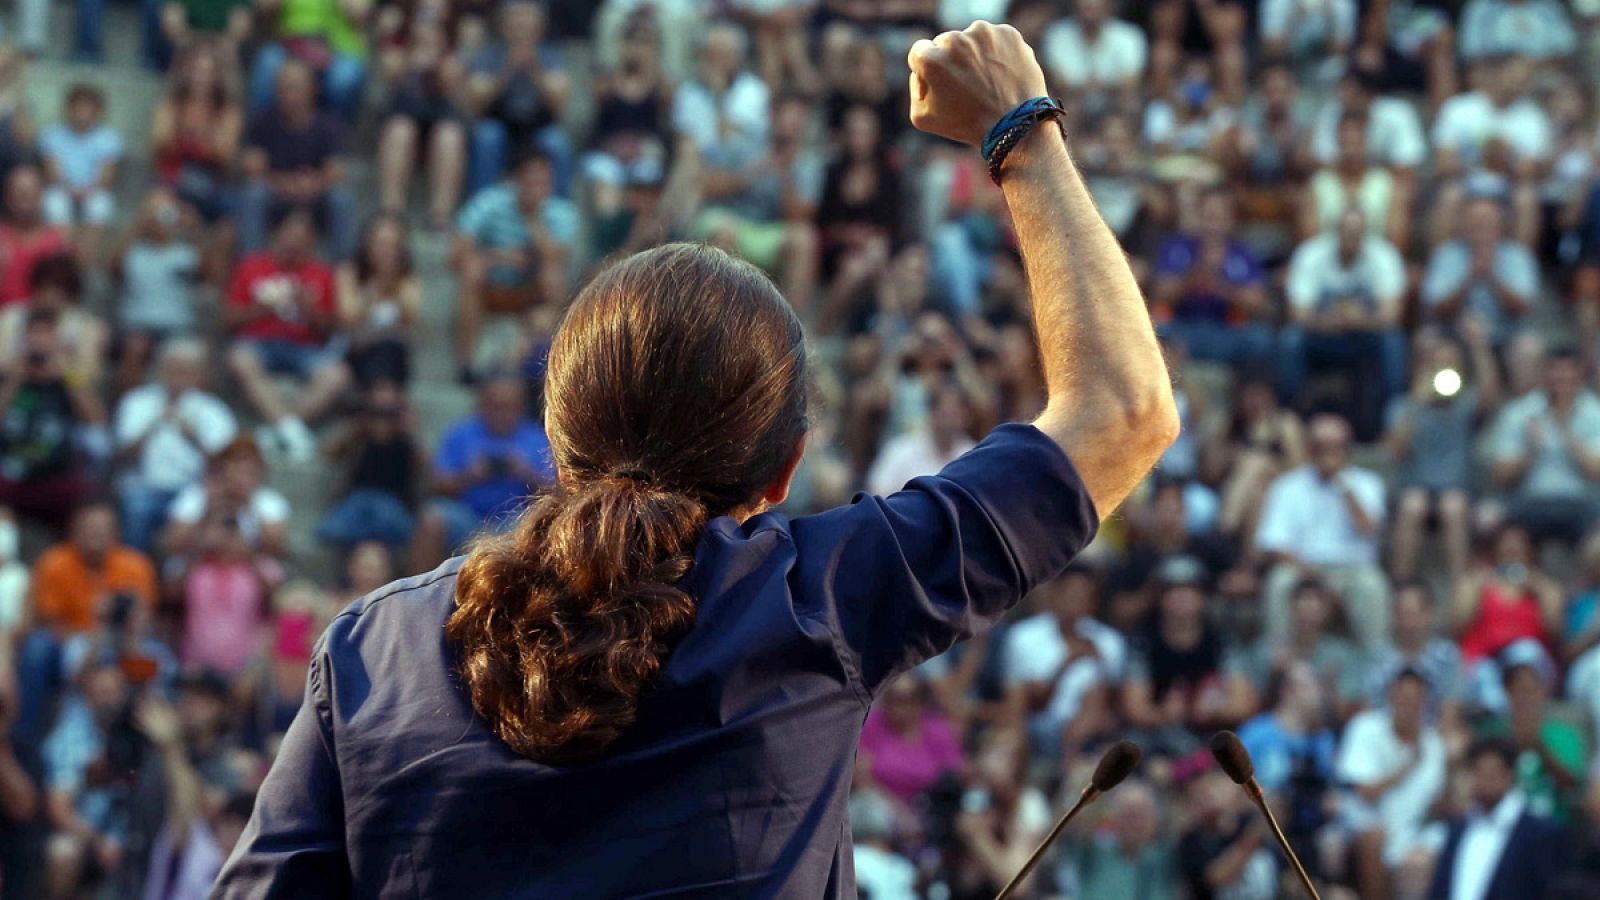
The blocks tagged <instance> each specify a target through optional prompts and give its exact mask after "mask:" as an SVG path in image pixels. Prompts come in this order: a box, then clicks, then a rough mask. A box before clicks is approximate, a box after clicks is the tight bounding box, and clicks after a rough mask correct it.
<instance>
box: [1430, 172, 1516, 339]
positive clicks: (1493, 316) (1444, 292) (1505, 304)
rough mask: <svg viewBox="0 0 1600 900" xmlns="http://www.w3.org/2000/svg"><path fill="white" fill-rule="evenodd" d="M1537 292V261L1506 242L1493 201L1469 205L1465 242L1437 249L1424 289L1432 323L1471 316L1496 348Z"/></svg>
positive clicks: (1499, 210) (1462, 239)
mask: <svg viewBox="0 0 1600 900" xmlns="http://www.w3.org/2000/svg"><path fill="white" fill-rule="evenodd" d="M1538 291H1539V264H1538V262H1537V260H1535V259H1534V257H1533V254H1532V253H1531V252H1529V250H1528V248H1527V247H1524V246H1523V245H1521V244H1519V243H1517V242H1516V241H1514V240H1511V239H1510V238H1508V237H1506V235H1505V213H1504V210H1503V209H1502V207H1501V205H1500V202H1499V201H1498V200H1495V199H1493V198H1489V197H1480V198H1477V199H1474V200H1471V201H1469V202H1468V203H1467V205H1466V207H1465V208H1464V209H1463V210H1462V221H1461V237H1460V238H1459V239H1457V240H1453V241H1449V242H1447V243H1445V244H1441V245H1440V246H1439V247H1437V248H1435V249H1434V251H1433V254H1432V256H1430V257H1429V259H1428V268H1427V272H1426V273H1425V274H1424V275H1423V278H1422V288H1421V293H1422V304H1423V306H1424V307H1425V309H1426V310H1427V313H1428V316H1429V318H1431V319H1433V320H1434V321H1437V322H1441V323H1445V324H1455V323H1459V321H1460V318H1461V316H1462V315H1463V314H1465V313H1468V312H1470V313H1472V314H1474V315H1476V316H1478V317H1480V318H1482V319H1483V321H1484V323H1485V324H1486V325H1487V326H1488V328H1489V335H1490V337H1491V338H1492V339H1493V341H1494V344H1495V346H1497V347H1498V346H1500V345H1502V344H1504V343H1505V342H1506V340H1507V339H1509V338H1510V336H1511V334H1512V332H1513V330H1514V329H1515V328H1516V326H1517V325H1518V324H1519V323H1520V322H1521V320H1522V318H1523V317H1524V316H1525V315H1526V314H1527V313H1528V310H1529V309H1530V308H1531V307H1532V306H1533V303H1534V301H1535V300H1536V299H1537V298H1538Z"/></svg>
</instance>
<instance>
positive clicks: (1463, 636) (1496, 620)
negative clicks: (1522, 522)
mask: <svg viewBox="0 0 1600 900" xmlns="http://www.w3.org/2000/svg"><path fill="white" fill-rule="evenodd" d="M1490 547H1491V549H1490V554H1489V558H1488V559H1487V560H1485V562H1484V564H1481V565H1480V566H1478V567H1477V568H1475V569H1473V570H1471V571H1469V572H1467V573H1466V575H1465V576H1464V577H1463V578H1462V579H1461V581H1460V582H1459V583H1458V584H1457V585H1456V586H1455V596H1454V601H1453V603H1452V607H1453V608H1452V609H1451V620H1452V622H1453V624H1454V626H1455V631H1456V634H1457V635H1458V638H1457V639H1458V640H1459V642H1460V644H1461V658H1462V660H1463V661H1464V662H1465V663H1466V664H1467V665H1468V666H1472V665H1475V664H1477V663H1480V662H1483V661H1486V660H1487V661H1489V662H1491V663H1492V662H1493V660H1494V659H1495V657H1497V656H1499V654H1500V652H1501V651H1502V650H1505V649H1506V648H1507V647H1510V646H1511V645H1512V644H1514V643H1516V642H1517V641H1520V640H1525V639H1531V640H1534V641H1537V642H1539V643H1540V644H1543V645H1545V646H1546V647H1551V646H1554V645H1555V639H1556V636H1557V635H1559V634H1560V633H1561V626H1562V621H1561V616H1562V608H1563V606H1564V604H1565V602H1566V598H1565V596H1564V595H1563V592H1562V590H1561V585H1559V584H1557V583H1556V581H1555V580H1554V579H1552V578H1551V577H1550V576H1549V575H1546V574H1545V573H1544V572H1542V571H1540V569H1539V564H1538V560H1537V559H1536V558H1535V553H1534V549H1535V548H1534V545H1533V540H1532V539H1531V538H1530V537H1529V536H1528V532H1527V529H1524V528H1520V527H1518V526H1516V525H1511V524H1507V525H1502V526H1501V527H1500V529H1499V531H1498V532H1497V533H1496V534H1495V535H1494V537H1493V539H1492V541H1491V544H1490Z"/></svg>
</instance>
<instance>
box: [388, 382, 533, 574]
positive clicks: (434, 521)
mask: <svg viewBox="0 0 1600 900" xmlns="http://www.w3.org/2000/svg"><path fill="white" fill-rule="evenodd" d="M525 390H526V388H525V387H524V384H523V381H522V379H520V378H517V377H515V376H512V375H502V374H496V375H493V376H491V377H489V378H486V379H484V381H483V384H482V385H480V386H479V388H478V411H477V412H476V413H474V414H473V415H471V416H469V417H467V418H466V419H463V420H462V421H460V422H457V423H456V424H454V425H452V426H451V427H450V428H449V429H447V430H446V431H445V433H444V436H443V437H441V438H440V439H439V448H438V450H437V451H436V452H435V453H434V457H433V492H434V493H435V494H437V495H438V496H437V497H436V498H435V499H434V500H433V501H432V502H430V503H429V504H428V505H427V507H425V508H424V510H423V513H422V515H421V517H420V518H419V520H418V522H417V538H416V540H415V541H413V543H412V559H411V564H412V566H413V567H414V568H415V569H417V570H418V571H423V570H426V569H431V568H433V567H434V566H435V565H438V563H439V561H440V560H441V559H444V557H445V556H446V555H447V554H449V553H453V552H455V548H457V547H460V546H461V545H462V543H463V542H465V541H466V539H467V538H469V537H471V536H472V534H473V533H474V532H477V531H479V530H480V529H486V528H487V529H493V530H499V529H503V528H505V527H506V526H507V525H509V524H510V523H511V521H513V520H514V518H515V514H516V512H517V511H518V510H519V509H520V507H521V506H522V504H523V502H524V501H526V500H527V498H528V494H529V493H530V492H531V491H532V490H534V489H535V488H536V487H538V486H539V485H542V484H549V483H550V482H551V480H552V479H553V478H554V477H555V469H554V464H553V463H552V462H551V459H550V442H549V441H548V440H546V439H545V436H544V428H543V427H542V426H541V425H540V423H539V421H538V420H536V419H531V418H529V417H528V415H527V398H526V396H525V393H524V392H525Z"/></svg>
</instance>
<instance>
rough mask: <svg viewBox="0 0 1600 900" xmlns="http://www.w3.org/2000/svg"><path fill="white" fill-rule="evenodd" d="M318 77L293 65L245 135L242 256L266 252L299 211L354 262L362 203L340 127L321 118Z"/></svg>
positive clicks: (338, 256)
mask: <svg viewBox="0 0 1600 900" xmlns="http://www.w3.org/2000/svg"><path fill="white" fill-rule="evenodd" d="M316 91H317V87H316V82H315V81H314V80H313V79H312V73H311V69H310V68H308V67H307V66H306V65H305V64H304V63H301V62H297V61H290V62H289V63H287V64H285V65H284V66H283V68H282V71H280V72H279V73H278V76H277V90H276V92H275V93H274V94H273V98H274V99H273V102H272V103H271V104H269V105H267V106H265V107H263V108H262V109H261V110H260V111H259V112H256V113H254V114H253V115H252V116H251V118H250V124H249V126H248V127H247V128H246V129H245V135H244V146H245V149H244V155H243V157H242V161H241V169H242V170H243V173H244V177H245V183H244V185H243V187H242V188H241V189H240V191H239V202H238V220H239V248H240V250H241V251H242V252H244V253H256V252H259V251H261V250H263V249H265V248H266V246H267V240H268V235H269V229H270V225H271V223H272V222H273V221H275V220H276V219H277V218H279V217H281V216H282V215H283V214H284V211H285V210H287V209H292V208H306V209H311V210H313V211H314V214H315V215H316V217H317V222H318V224H319V225H320V226H321V227H322V231H323V233H324V234H325V235H326V236H327V237H328V243H329V245H330V246H331V247H332V250H333V257H334V258H335V259H340V260H343V259H348V258H349V257H350V254H351V253H352V252H354V250H355V244H356V240H357V237H358V235H359V228H360V224H359V220H358V219H357V218H356V212H355V199H354V198H353V197H352V196H351V195H350V193H349V191H348V190H347V189H346V188H345V186H344V184H343V181H344V167H343V166H342V165H341V164H340V162H339V153H340V150H341V147H340V143H341V141H342V140H343V134H342V132H341V129H340V126H339V124H338V120H337V119H335V118H334V117H333V116H332V115H331V114H329V113H324V112H319V111H318V110H317V104H316V97H317V94H316Z"/></svg>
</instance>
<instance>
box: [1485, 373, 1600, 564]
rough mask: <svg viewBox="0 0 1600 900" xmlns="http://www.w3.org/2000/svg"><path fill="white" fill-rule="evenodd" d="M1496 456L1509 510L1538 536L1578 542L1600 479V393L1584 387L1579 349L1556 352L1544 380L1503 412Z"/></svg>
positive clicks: (1496, 473) (1493, 454) (1498, 483)
mask: <svg viewBox="0 0 1600 900" xmlns="http://www.w3.org/2000/svg"><path fill="white" fill-rule="evenodd" d="M1491 459H1492V461H1493V464H1494V473H1493V474H1494V480H1495V484H1496V486H1497V487H1499V488H1500V489H1501V490H1503V491H1505V492H1506V493H1507V495H1508V503H1509V508H1508V509H1507V511H1506V514H1507V515H1508V517H1509V518H1510V519H1511V520H1512V521H1514V522H1517V523H1518V524H1520V525H1522V526H1523V527H1524V528H1526V529H1527V530H1528V532H1529V533H1530V534H1532V536H1533V537H1534V539H1535V540H1539V541H1543V540H1548V539H1559V540H1561V541H1563V542H1565V543H1567V544H1576V543H1577V541H1578V540H1579V539H1581V538H1582V536H1583V535H1584V533H1585V532H1587V531H1588V529H1589V526H1590V525H1591V524H1593V522H1594V513H1595V484H1596V482H1597V481H1600V397H1597V396H1595V394H1594V392H1593V391H1591V390H1589V389H1588V388H1587V387H1585V386H1584V364H1583V360H1582V358H1581V357H1580V356H1579V355H1578V354H1577V353H1576V352H1574V351H1566V350H1563V351H1558V352H1555V353H1552V354H1551V355H1550V357H1549V360H1548V361H1547V362H1546V363H1545V376H1544V386H1543V387H1542V388H1540V389H1538V390H1535V391H1533V392H1532V393H1530V394H1528V395H1527V396H1524V397H1519V398H1517V399H1516V400H1514V401H1512V402H1510V403H1508V404H1506V406H1505V407H1504V408H1503V409H1502V410H1501V411H1500V415H1499V417H1498V418H1497V419H1496V420H1495V423H1494V426H1493V433H1492V439H1491Z"/></svg>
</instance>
